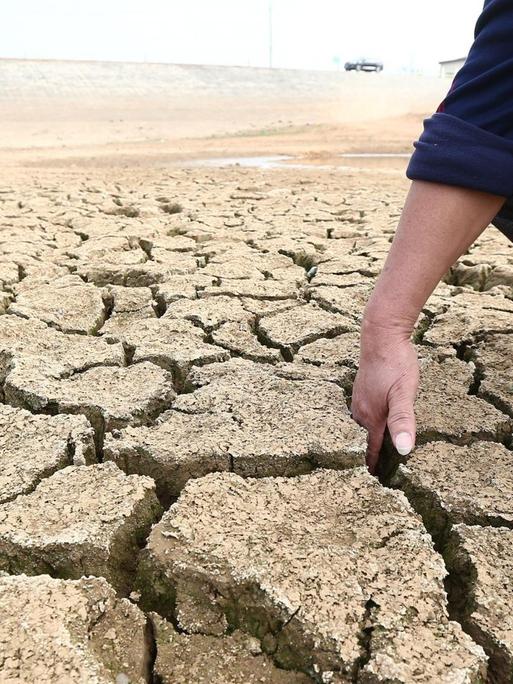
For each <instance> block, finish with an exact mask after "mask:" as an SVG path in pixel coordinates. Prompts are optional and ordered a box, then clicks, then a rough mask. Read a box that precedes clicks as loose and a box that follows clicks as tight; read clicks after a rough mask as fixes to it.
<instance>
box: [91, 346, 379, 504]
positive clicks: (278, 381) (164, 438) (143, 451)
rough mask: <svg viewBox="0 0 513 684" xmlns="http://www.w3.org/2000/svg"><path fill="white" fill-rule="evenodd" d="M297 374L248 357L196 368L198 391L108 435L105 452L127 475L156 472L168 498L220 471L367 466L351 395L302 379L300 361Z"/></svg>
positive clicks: (244, 472) (298, 470) (321, 382)
mask: <svg viewBox="0 0 513 684" xmlns="http://www.w3.org/2000/svg"><path fill="white" fill-rule="evenodd" d="M316 370H317V369H316ZM291 372H292V373H294V372H296V373H299V379H290V377H289V378H285V377H280V375H282V374H285V370H284V369H278V368H275V367H274V366H269V365H267V366H266V365H263V364H254V363H251V362H250V361H244V360H242V359H237V360H235V359H233V360H232V361H230V362H228V363H223V364H212V365H210V366H205V367H203V368H197V369H194V370H193V371H192V372H191V374H190V376H189V381H190V383H191V386H192V387H197V389H196V390H195V391H194V392H192V393H189V394H183V395H180V396H178V397H177V399H176V401H175V403H174V404H173V408H172V409H171V410H170V411H168V412H166V413H165V414H163V415H162V416H160V418H159V419H158V421H157V423H156V425H154V426H150V427H141V428H132V427H129V428H127V429H125V430H122V431H121V432H120V433H116V434H115V435H107V436H106V440H105V446H104V456H105V458H106V459H111V460H114V461H115V462H116V463H117V464H118V465H119V466H120V467H121V468H123V469H124V470H125V471H126V472H138V473H143V474H148V475H150V476H151V477H153V478H154V479H155V481H156V482H157V487H158V491H159V495H161V496H163V497H164V498H169V496H175V495H177V494H178V493H179V492H180V490H181V489H182V487H183V486H184V484H185V482H186V481H187V480H188V479H189V478H191V477H199V476H201V475H204V474H206V473H208V472H212V471H217V470H230V469H233V470H234V471H235V472H237V473H240V474H242V475H257V476H265V475H293V474H297V473H304V472H308V471H310V470H311V469H312V468H313V467H314V466H315V465H323V466H326V467H333V468H347V467H351V466H353V465H360V464H362V463H363V460H364V454H365V444H366V438H365V432H364V430H363V429H362V428H360V427H359V426H358V425H357V424H356V423H355V422H354V421H353V420H352V419H351V418H350V417H349V412H348V410H347V407H346V402H345V396H344V392H343V391H342V390H341V389H340V388H339V387H338V386H337V385H335V384H334V383H333V382H328V381H325V380H324V379H323V380H321V379H320V378H317V379H316V380H314V379H313V378H312V377H311V375H308V376H305V375H303V376H302V377H301V375H300V373H301V368H300V367H299V366H298V367H297V368H296V367H295V366H294V367H292V368H291ZM333 379H334V378H333V377H331V376H330V380H333Z"/></svg>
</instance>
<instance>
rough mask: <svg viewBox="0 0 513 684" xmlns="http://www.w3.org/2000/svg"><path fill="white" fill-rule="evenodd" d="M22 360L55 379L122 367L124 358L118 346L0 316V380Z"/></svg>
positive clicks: (14, 369)
mask: <svg viewBox="0 0 513 684" xmlns="http://www.w3.org/2000/svg"><path fill="white" fill-rule="evenodd" d="M23 361H25V362H27V363H28V364H29V366H33V367H34V369H36V368H39V367H42V369H43V371H42V372H44V374H45V375H48V376H51V377H53V378H58V377H67V376H70V375H72V374H73V373H77V372H81V371H84V370H87V369H88V368H93V367H94V366H122V365H123V364H124V362H125V355H124V352H123V347H122V346H121V344H107V342H106V341H105V340H101V339H98V338H96V337H85V336H84V335H67V334H64V333H62V332H60V331H59V330H55V329H53V328H51V327H49V326H47V325H45V324H44V323H43V322H42V321H37V320H26V319H23V318H20V317H19V316H10V315H7V316H0V377H1V379H2V380H3V379H4V378H5V377H6V376H7V377H9V376H10V375H12V374H13V373H15V372H16V369H17V366H19V365H20V364H21V363H22V362H23ZM37 372H39V371H37Z"/></svg>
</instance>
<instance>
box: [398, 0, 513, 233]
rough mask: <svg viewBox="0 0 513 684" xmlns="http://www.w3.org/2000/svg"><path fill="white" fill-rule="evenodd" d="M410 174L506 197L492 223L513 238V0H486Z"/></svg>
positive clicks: (426, 124) (428, 123) (427, 123)
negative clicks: (461, 63)
mask: <svg viewBox="0 0 513 684" xmlns="http://www.w3.org/2000/svg"><path fill="white" fill-rule="evenodd" d="M414 146H415V152H414V153H413V155H412V157H411V160H410V163H409V165H408V169H407V171H406V175H407V176H408V178H411V179H412V180H413V179H416V180H426V181H435V182H438V183H445V184H448V185H458V186H460V187H465V188H472V189H474V190H482V191H484V192H489V193H492V194H494V195H501V196H503V197H506V198H507V200H506V202H505V204H504V206H503V208H502V209H501V211H500V212H499V214H498V216H497V217H496V219H495V220H494V222H493V223H494V225H496V226H497V228H499V229H500V230H501V231H502V232H503V233H505V234H506V235H507V236H508V237H509V238H510V239H511V240H513V0H486V1H485V4H484V9H483V13H482V14H481V16H480V17H479V20H478V22H477V25H476V30H475V40H474V43H473V45H472V48H471V50H470V53H469V55H468V57H467V60H466V62H465V64H464V66H463V67H462V68H461V69H460V71H459V72H458V73H457V74H456V77H455V79H454V82H453V84H452V87H451V89H450V91H449V93H448V95H447V96H446V98H445V100H444V101H443V102H442V104H441V105H440V107H439V108H438V111H437V112H436V114H434V115H433V116H431V117H430V118H429V119H426V120H425V121H424V132H423V133H422V135H421V136H420V138H419V140H418V141H417V142H415V143H414Z"/></svg>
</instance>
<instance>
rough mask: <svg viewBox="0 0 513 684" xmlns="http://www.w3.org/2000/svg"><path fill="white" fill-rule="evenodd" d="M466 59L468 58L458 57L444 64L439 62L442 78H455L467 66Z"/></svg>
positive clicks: (445, 61)
mask: <svg viewBox="0 0 513 684" xmlns="http://www.w3.org/2000/svg"><path fill="white" fill-rule="evenodd" d="M466 59H467V58H466V57H458V58H457V59H446V60H444V61H443V62H438V63H439V64H440V76H446V77H447V78H454V76H456V74H457V72H458V71H459V70H460V69H461V67H462V66H463V65H464V64H465V60H466Z"/></svg>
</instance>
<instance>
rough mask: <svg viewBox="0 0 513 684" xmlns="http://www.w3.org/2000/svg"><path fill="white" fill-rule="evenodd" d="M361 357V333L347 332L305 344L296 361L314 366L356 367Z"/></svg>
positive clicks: (295, 358)
mask: <svg viewBox="0 0 513 684" xmlns="http://www.w3.org/2000/svg"><path fill="white" fill-rule="evenodd" d="M359 357H360V334H359V333H358V332H347V333H342V334H341V335H337V337H333V338H332V339H325V338H322V339H320V340H315V342H310V344H305V345H304V347H301V349H300V350H299V351H298V353H297V354H296V356H295V357H294V361H296V362H302V363H308V364H312V365H314V366H324V365H333V366H349V367H351V368H356V367H357V365H358V360H359Z"/></svg>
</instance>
